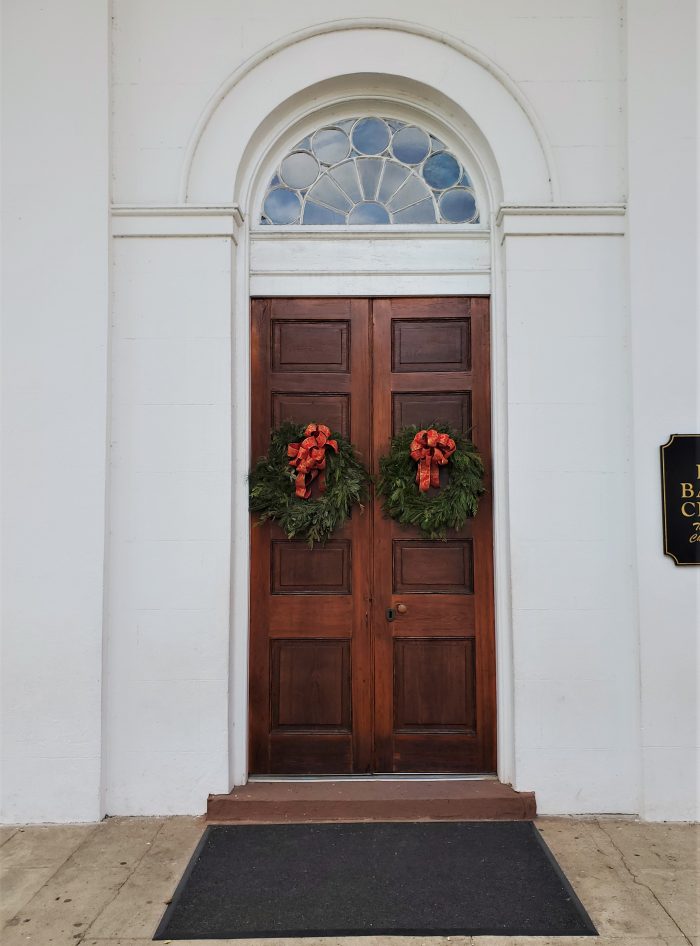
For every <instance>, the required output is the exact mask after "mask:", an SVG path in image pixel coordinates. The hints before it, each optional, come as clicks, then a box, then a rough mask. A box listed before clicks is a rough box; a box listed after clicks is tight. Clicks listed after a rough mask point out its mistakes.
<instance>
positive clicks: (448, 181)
mask: <svg viewBox="0 0 700 946" xmlns="http://www.w3.org/2000/svg"><path fill="white" fill-rule="evenodd" d="M260 222H261V223H263V224H278V225H280V224H281V225H288V224H308V225H319V224H321V225H323V224H336V225H338V224H340V225H342V224H351V225H353V224H368V225H374V226H377V225H382V224H392V223H417V224H431V223H445V224H449V223H478V222H479V208H478V206H477V202H476V195H475V193H474V186H473V184H472V182H471V179H470V178H469V175H468V174H467V172H466V171H465V170H464V168H463V167H462V164H461V163H460V161H459V160H458V159H457V158H456V157H455V155H454V154H452V152H451V151H450V150H449V149H448V148H447V147H446V146H445V145H444V144H443V142H442V141H440V140H439V139H438V138H436V137H435V136H434V135H431V134H429V133H428V132H427V131H425V130H424V129H422V128H419V127H418V126H417V125H409V124H407V123H406V122H401V121H396V120H394V119H391V118H374V117H369V118H351V119H348V120H347V121H342V122H338V123H337V124H333V125H325V126H324V127H323V128H319V129H318V130H317V131H315V132H314V133H313V134H312V135H309V137H307V138H304V139H303V140H302V141H300V142H299V143H298V144H297V145H295V147H294V148H292V150H291V151H290V152H289V153H288V154H287V155H285V157H284V158H283V159H282V161H281V162H280V165H279V167H278V168H277V171H276V172H275V174H274V175H273V177H272V180H271V181H270V183H269V185H268V189H267V193H266V194H265V200H264V202H263V212H262V216H261V218H260Z"/></svg>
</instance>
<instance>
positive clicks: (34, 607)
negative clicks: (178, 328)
mask: <svg viewBox="0 0 700 946" xmlns="http://www.w3.org/2000/svg"><path fill="white" fill-rule="evenodd" d="M2 13H3V29H2V33H3V36H2V39H3V43H2V86H3V89H2V91H3V97H2V109H3V115H2V122H3V129H2V149H3V151H2V159H3V161H2V203H3V207H2V211H3V214H2V252H3V286H2V308H3V312H2V316H3V334H2V384H3V422H2V436H3V484H2V485H3V495H2V506H3V509H2V511H3V523H2V538H3V575H2V608H3V626H2V782H1V785H2V818H3V819H4V820H5V821H25V820H28V821H91V820H94V819H96V818H99V817H100V815H101V813H102V805H101V800H100V780H101V771H100V770H101V735H102V718H101V713H102V710H101V704H102V680H103V675H102V608H103V566H104V535H105V530H104V523H105V460H106V455H107V435H106V417H107V415H106V411H105V404H106V398H107V344H108V298H109V293H108V265H107V253H108V245H109V191H108V188H109V137H108V119H109V16H108V3H107V2H106V0H69V2H65V3H60V4H58V3H50V4H39V3H34V2H29V3H24V2H20V0H17V2H8V3H4V4H3V7H2Z"/></svg>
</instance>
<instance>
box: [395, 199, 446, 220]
mask: <svg viewBox="0 0 700 946" xmlns="http://www.w3.org/2000/svg"><path fill="white" fill-rule="evenodd" d="M394 223H437V220H436V218H435V204H434V203H433V199H432V197H428V198H427V200H419V201H418V203H417V204H412V205H411V206H410V207H406V208H405V210H397V211H396V213H395V214H394Z"/></svg>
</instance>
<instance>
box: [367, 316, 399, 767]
mask: <svg viewBox="0 0 700 946" xmlns="http://www.w3.org/2000/svg"><path fill="white" fill-rule="evenodd" d="M370 319H371V322H372V339H373V347H372V391H373V397H374V401H373V405H372V476H373V477H377V476H378V475H379V458H380V457H381V456H382V455H384V454H385V453H386V452H387V450H388V448H389V441H390V435H389V434H390V431H391V384H390V383H389V379H388V378H387V376H386V367H385V366H386V365H388V364H390V363H391V302H390V300H388V299H373V300H372V308H371V312H370ZM382 517H383V512H382V503H381V501H380V500H379V499H378V498H377V497H376V495H375V497H374V502H373V503H372V525H373V529H372V532H373V543H372V557H373V581H372V586H373V597H374V601H373V606H372V641H373V668H372V669H373V674H374V771H375V772H392V771H393V746H392V731H391V730H392V718H393V707H392V703H393V680H392V675H391V674H387V673H386V672H385V671H384V668H386V667H391V666H392V665H393V647H394V642H393V637H392V633H391V625H390V624H389V622H388V621H387V618H386V609H387V607H390V606H393V598H391V600H390V589H391V587H392V580H393V577H392V570H391V534H390V532H389V530H387V529H386V528H382V522H381V519H382Z"/></svg>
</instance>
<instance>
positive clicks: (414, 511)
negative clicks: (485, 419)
mask: <svg viewBox="0 0 700 946" xmlns="http://www.w3.org/2000/svg"><path fill="white" fill-rule="evenodd" d="M431 426H432V428H433V429H434V430H437V431H438V433H441V434H448V435H449V436H450V437H452V439H453V440H454V442H455V444H456V446H457V449H456V450H455V452H454V453H453V454H452V456H451V457H450V458H449V460H448V461H447V470H448V473H449V483H448V484H447V485H446V486H442V487H441V488H440V489H439V490H438V491H433V492H432V493H430V492H428V493H421V491H420V490H419V489H418V483H417V482H416V470H417V464H416V462H415V460H413V459H411V453H410V447H411V442H412V440H413V438H414V437H415V435H416V434H417V433H418V431H419V430H421V429H422V428H420V427H404V428H403V430H401V431H399V433H398V434H397V435H396V436H395V437H394V439H393V440H392V441H391V449H390V451H389V453H388V454H387V455H386V456H384V457H382V458H381V459H380V461H379V479H378V480H377V495H379V496H381V497H382V499H383V501H384V503H383V505H384V512H385V513H386V515H387V516H389V517H390V518H391V519H396V521H397V522H400V523H401V524H402V525H406V526H417V527H418V528H419V529H420V530H421V531H422V532H423V534H424V535H425V536H427V537H428V538H429V539H443V540H444V539H445V538H446V535H447V530H448V529H461V528H462V526H463V525H464V523H465V522H466V521H467V519H469V518H470V517H472V516H475V515H476V511H477V509H478V507H479V496H481V494H482V493H483V492H484V490H485V487H484V482H483V478H484V464H483V463H482V460H481V457H480V456H479V454H478V452H477V450H476V447H475V446H474V444H473V443H472V442H471V440H469V438H468V437H466V436H465V435H464V434H461V433H456V432H455V431H454V430H452V429H451V428H450V427H447V426H445V425H444V424H432V425H431Z"/></svg>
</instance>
